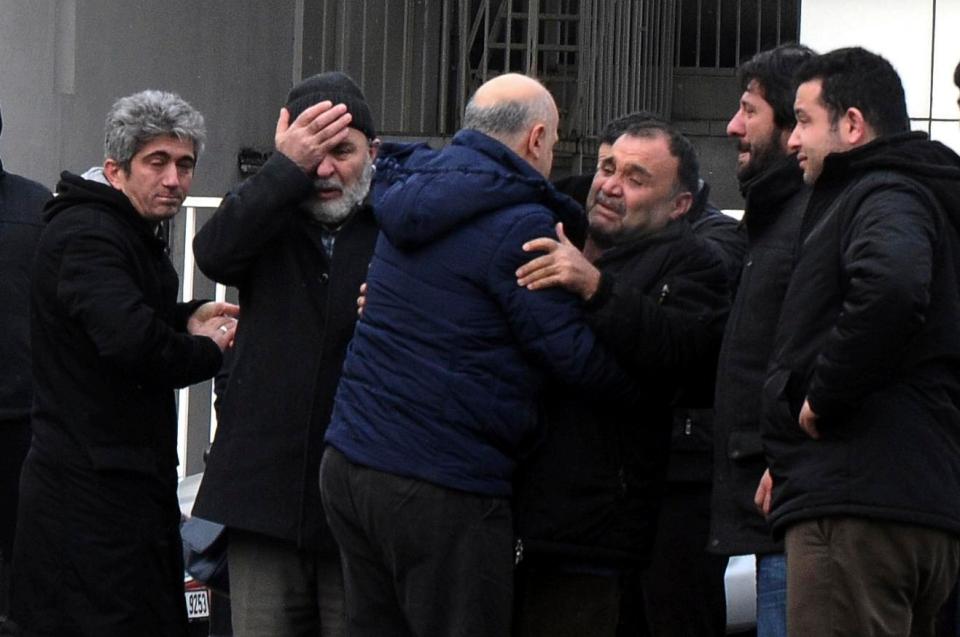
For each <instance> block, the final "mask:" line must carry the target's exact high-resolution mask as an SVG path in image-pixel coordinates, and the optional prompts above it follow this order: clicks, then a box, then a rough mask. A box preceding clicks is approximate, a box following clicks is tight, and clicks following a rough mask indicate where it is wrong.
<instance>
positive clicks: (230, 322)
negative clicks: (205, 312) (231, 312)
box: [192, 316, 237, 352]
mask: <svg viewBox="0 0 960 637" xmlns="http://www.w3.org/2000/svg"><path fill="white" fill-rule="evenodd" d="M192 333H193V334H195V335H197V336H206V337H207V338H209V339H211V340H213V342H214V343H216V344H217V347H219V348H220V351H221V352H222V351H224V350H226V349H227V348H228V347H230V346H232V345H233V338H234V336H236V333H237V319H235V318H232V317H230V316H214V317H213V318H211V319H208V320H206V321H204V322H203V323H202V324H201V325H200V327H199V329H198V330H197V331H196V332H192Z"/></svg>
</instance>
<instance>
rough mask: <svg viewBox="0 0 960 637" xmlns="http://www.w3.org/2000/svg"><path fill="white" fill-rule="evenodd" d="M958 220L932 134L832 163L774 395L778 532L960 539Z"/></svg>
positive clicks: (950, 164) (778, 356) (767, 391)
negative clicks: (808, 425)
mask: <svg viewBox="0 0 960 637" xmlns="http://www.w3.org/2000/svg"><path fill="white" fill-rule="evenodd" d="M958 216H960V158H958V157H957V155H956V154H955V153H953V152H952V151H951V150H949V149H948V148H947V147H946V146H944V145H943V144H940V143H937V142H931V141H928V140H927V139H926V136H925V135H924V134H923V133H905V134H901V135H896V136H891V137H884V138H880V139H877V140H874V141H873V142H871V143H869V144H867V145H865V146H862V147H859V148H856V149H854V150H851V151H849V152H846V153H839V154H833V155H829V156H827V158H826V160H825V161H824V167H823V172H822V174H821V175H820V177H819V178H818V180H817V183H816V185H815V187H814V190H813V193H812V195H811V199H810V203H809V206H808V209H807V213H806V216H805V218H804V221H803V227H802V228H801V240H802V243H801V245H800V248H799V252H798V260H797V264H796V268H795V270H794V274H793V278H792V279H791V282H790V285H789V287H788V288H787V293H786V297H785V299H784V304H783V311H782V314H781V319H780V323H779V325H778V328H777V336H776V341H775V347H774V354H773V357H772V360H771V365H770V371H769V374H768V379H767V382H766V384H765V387H764V405H763V410H764V423H763V427H764V428H763V442H764V448H765V451H766V453H767V456H768V460H769V464H770V469H771V474H772V476H773V481H774V487H773V508H772V512H771V515H770V520H771V523H772V525H773V529H774V532H775V533H777V534H780V533H782V532H783V530H784V529H785V528H786V527H788V526H789V525H790V524H791V523H793V522H797V521H800V520H805V519H811V518H820V517H825V516H831V515H852V516H858V517H865V518H876V519H882V520H890V521H900V522H906V523H912V524H917V525H922V526H928V527H933V528H940V529H944V530H947V531H951V532H954V533H956V532H960V508H958V507H957V502H958V501H960V407H958V405H960V329H958V325H960V276H958V271H960V253H958V238H957V226H958V223H960V222H958ZM804 399H807V400H809V402H810V405H811V407H812V408H813V410H814V412H815V413H816V414H818V416H819V419H818V421H817V427H818V430H819V432H820V436H821V438H820V439H819V440H813V439H811V438H809V437H808V436H807V435H806V433H804V432H803V431H802V430H801V429H800V428H799V425H798V424H797V417H798V413H799V411H800V407H801V405H802V403H803V401H804Z"/></svg>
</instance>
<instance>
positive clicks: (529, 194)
mask: <svg viewBox="0 0 960 637" xmlns="http://www.w3.org/2000/svg"><path fill="white" fill-rule="evenodd" d="M557 124H558V115H557V108H556V105H555V104H554V101H553V98H552V97H551V96H550V94H549V92H547V90H546V89H545V88H544V87H543V86H542V85H540V84H539V83H538V82H536V81H535V80H533V79H531V78H528V77H525V76H522V75H515V74H510V75H503V76H500V77H498V78H496V79H494V80H491V81H490V82H488V83H486V84H484V85H483V86H482V87H480V89H478V90H477V92H476V94H475V95H474V96H473V97H472V98H471V100H470V102H469V104H468V105H467V108H466V112H465V114H464V127H463V130H461V131H460V132H458V133H457V134H456V136H455V137H454V139H453V142H452V143H451V144H450V146H448V147H447V148H445V149H443V150H442V151H439V152H437V151H433V150H431V149H430V148H429V147H427V146H426V145H414V146H397V145H389V144H387V145H384V147H383V148H382V149H381V154H380V160H378V166H377V172H376V180H377V183H376V184H375V193H376V195H377V199H376V200H375V206H374V212H375V215H376V217H377V221H378V223H379V225H380V229H381V236H380V238H379V240H378V242H377V246H376V248H375V251H374V256H373V260H372V261H371V264H370V269H369V272H368V277H367V296H366V303H365V307H364V312H363V316H362V318H361V320H360V321H359V322H358V323H357V329H356V332H355V333H354V337H353V341H352V342H351V345H350V349H349V351H348V354H347V358H346V361H345V363H344V368H343V374H342V376H341V381H340V386H339V389H338V392H337V397H336V403H335V406H334V412H333V417H332V420H331V423H330V427H329V429H328V430H327V435H326V441H327V444H328V447H327V450H326V452H325V454H324V458H323V463H322V465H321V468H320V482H321V491H322V494H323V500H324V504H325V508H326V514H327V519H328V521H329V523H330V528H331V530H332V531H333V534H334V536H335V538H336V539H337V542H338V543H339V545H340V552H341V559H342V563H343V569H344V586H345V589H346V607H347V622H348V626H349V630H348V633H349V634H350V635H352V636H354V637H356V636H358V635H359V636H368V635H369V636H377V637H380V636H383V635H391V636H393V635H461V636H473V635H477V636H490V637H503V636H504V635H509V634H510V626H511V605H512V599H513V564H514V547H513V523H512V517H511V511H510V503H509V499H510V496H511V482H512V479H513V473H514V468H515V466H516V464H517V462H518V460H519V459H521V458H522V457H523V456H524V455H525V454H526V453H527V452H528V451H529V450H530V449H531V448H532V447H533V446H534V444H535V443H536V442H537V441H538V440H539V438H540V437H541V436H542V431H541V430H540V427H539V426H538V418H537V398H538V394H539V390H540V387H541V384H542V381H543V378H544V376H545V374H547V373H549V374H552V375H553V376H554V377H557V378H559V379H561V380H562V381H563V382H565V383H566V384H567V385H576V386H580V387H584V388H586V389H587V390H588V391H589V392H590V393H591V394H593V395H597V396H602V397H604V398H606V399H607V400H619V401H627V400H628V399H627V397H628V396H632V395H634V393H635V390H634V388H633V387H632V386H631V384H630V382H629V381H628V380H627V379H626V377H625V376H624V375H623V374H622V372H621V371H620V369H619V368H618V367H617V366H616V365H615V364H614V363H613V362H612V360H611V359H609V358H608V357H607V355H606V354H605V353H604V352H603V351H602V350H601V349H600V347H599V346H598V345H597V344H596V341H595V339H594V336H593V333H592V332H591V331H590V330H589V329H588V328H587V327H586V324H585V323H584V318H583V316H582V313H581V309H580V304H579V301H578V299H577V297H576V296H575V295H574V294H572V293H570V292H567V291H564V290H562V289H560V288H554V289H551V290H545V291H537V292H532V291H530V290H527V289H525V288H524V287H521V286H519V285H518V284H517V281H516V275H515V273H516V270H517V269H518V268H520V266H522V265H523V264H524V263H526V261H528V260H529V257H530V255H529V253H526V252H524V251H523V249H522V246H523V245H524V244H525V243H526V242H527V241H529V240H532V239H535V238H538V237H542V236H553V237H556V234H555V232H554V227H555V225H556V223H557V221H558V220H560V219H562V218H563V216H564V215H575V214H577V213H578V209H577V207H576V204H574V203H573V201H572V200H571V199H569V198H567V197H566V196H564V195H561V194H559V193H558V192H557V191H555V190H554V189H553V187H552V186H551V185H550V183H549V182H548V181H547V180H546V177H547V175H548V174H549V172H550V169H551V165H552V163H553V146H554V144H555V143H556V141H557Z"/></svg>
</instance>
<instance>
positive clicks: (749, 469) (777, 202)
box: [709, 155, 810, 555]
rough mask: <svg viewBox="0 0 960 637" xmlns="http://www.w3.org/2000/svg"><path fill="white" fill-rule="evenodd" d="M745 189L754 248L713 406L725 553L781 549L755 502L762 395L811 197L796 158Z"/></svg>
mask: <svg viewBox="0 0 960 637" xmlns="http://www.w3.org/2000/svg"><path fill="white" fill-rule="evenodd" d="M743 192H744V194H745V195H746V205H745V210H744V215H743V226H744V227H745V228H746V231H747V238H748V239H747V240H748V242H749V248H748V251H747V256H746V260H745V262H744V264H743V271H742V274H741V276H740V284H739V287H738V289H737V293H736V296H735V297H734V300H733V307H732V308H731V310H730V318H729V319H728V320H727V327H726V331H725V332H724V336H723V346H722V347H721V349H720V361H719V363H718V366H717V385H716V398H715V401H714V442H715V447H714V480H713V496H712V501H711V523H710V543H709V548H710V550H711V551H714V552H717V553H720V554H723V555H741V554H745V553H771V552H782V551H783V546H782V543H780V542H777V541H775V540H774V539H773V536H772V535H771V533H770V527H769V526H768V525H767V522H766V519H765V518H764V517H763V515H761V514H760V513H759V512H758V511H757V507H756V505H754V503H753V496H754V493H755V492H756V490H757V485H758V484H759V482H760V477H761V476H762V475H763V472H764V470H766V468H767V460H766V458H765V457H764V455H763V445H762V443H761V441H760V420H761V415H760V402H761V401H760V397H761V395H762V392H763V383H764V381H765V380H766V377H767V363H768V362H769V360H770V354H771V352H772V351H773V337H774V331H775V330H776V327H777V321H778V319H779V318H780V306H781V304H782V303H783V295H784V294H785V293H786V291H787V284H788V283H789V282H790V275H791V273H792V272H793V262H794V252H795V250H796V245H797V240H798V237H799V233H800V221H801V219H802V218H803V211H804V209H805V208H806V205H807V199H808V198H809V196H810V190H809V188H806V187H804V185H803V172H802V171H801V170H800V167H799V166H798V165H797V160H796V156H795V155H791V156H789V157H785V158H784V159H783V160H782V161H780V162H778V163H777V164H775V165H774V166H772V167H770V169H768V170H766V171H764V172H763V173H761V174H759V175H757V176H756V177H754V178H753V179H752V180H751V181H749V182H747V183H746V184H744V185H743Z"/></svg>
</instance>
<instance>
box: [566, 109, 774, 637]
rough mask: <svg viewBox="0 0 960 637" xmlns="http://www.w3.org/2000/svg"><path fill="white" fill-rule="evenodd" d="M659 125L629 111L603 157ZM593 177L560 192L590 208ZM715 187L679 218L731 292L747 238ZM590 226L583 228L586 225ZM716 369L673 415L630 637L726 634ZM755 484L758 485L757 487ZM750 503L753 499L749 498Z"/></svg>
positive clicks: (703, 372) (577, 239) (580, 234)
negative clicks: (714, 523) (713, 496)
mask: <svg viewBox="0 0 960 637" xmlns="http://www.w3.org/2000/svg"><path fill="white" fill-rule="evenodd" d="M656 119H658V118H657V117H656V116H654V115H653V114H651V113H648V112H644V111H640V112H637V113H631V114H630V115H625V116H623V117H620V118H618V119H615V120H613V121H612V122H610V123H609V124H607V125H606V126H605V127H604V128H603V131H602V132H601V134H600V145H599V148H598V155H601V156H602V155H605V154H609V152H610V147H611V146H612V145H613V143H614V142H615V141H616V140H617V138H618V137H620V135H622V134H623V132H624V131H625V130H626V129H627V128H628V127H629V126H630V125H632V124H640V123H643V122H645V121H649V120H656ZM593 178H594V175H592V174H591V175H577V176H573V177H565V178H563V179H560V180H558V181H556V182H555V184H556V185H557V188H558V189H560V190H561V191H562V192H565V193H567V194H569V195H570V196H572V197H573V198H574V199H576V200H577V201H578V202H579V203H580V204H581V205H584V206H585V205H586V200H587V197H588V195H589V191H590V186H591V184H592V182H593ZM709 196H710V185H709V184H707V183H706V182H704V181H703V180H702V179H701V180H699V182H698V189H697V191H696V194H695V195H694V197H693V201H692V203H691V205H690V209H689V210H688V211H687V212H686V213H685V214H684V215H683V216H682V217H681V218H682V219H683V221H684V222H686V223H687V224H689V225H690V227H691V228H692V229H693V234H694V236H696V237H698V238H699V239H701V240H702V244H703V246H704V247H705V248H707V249H709V250H712V251H713V252H714V255H715V256H717V257H718V258H719V259H720V260H721V261H722V263H723V266H724V271H725V272H726V275H727V282H728V284H729V287H730V289H731V291H732V290H733V289H735V287H736V281H737V278H738V277H739V275H740V265H741V263H742V261H743V253H744V252H745V251H746V238H745V236H744V234H743V233H742V232H741V231H740V228H739V223H738V222H737V220H736V219H734V218H733V217H730V216H728V215H726V214H724V213H723V212H722V211H721V210H719V209H718V208H717V207H716V206H714V205H713V204H712V203H710V201H709ZM581 225H582V226H584V229H583V230H581V229H580V226H581ZM585 226H586V218H585V217H584V219H583V222H582V224H572V228H568V227H566V226H565V227H564V232H565V233H566V234H567V236H568V237H569V238H570V240H571V241H572V242H573V243H575V244H576V245H583V241H584V236H585V233H586V230H585ZM715 371H716V369H715V366H714V365H712V364H705V365H703V366H701V367H699V368H698V369H697V370H696V371H695V374H694V375H695V376H696V378H693V377H692V376H691V378H690V382H689V383H687V387H686V390H685V392H684V394H683V395H682V396H681V397H680V398H678V400H677V404H678V405H679V406H677V407H676V408H675V409H674V410H673V428H672V430H671V434H670V438H671V441H670V459H669V461H668V469H667V479H666V494H665V496H664V498H663V502H662V505H661V508H660V513H659V518H658V520H657V536H656V540H655V548H654V550H653V553H652V561H651V563H650V565H649V566H648V567H647V568H645V569H644V570H643V572H642V573H639V574H636V576H635V577H630V578H629V582H628V585H627V586H626V587H625V589H624V598H623V600H622V602H621V608H622V610H623V617H622V618H621V624H624V625H625V626H629V628H628V629H627V631H628V634H630V635H634V634H637V635H638V636H643V635H653V636H657V635H696V636H698V637H706V636H707V635H711V634H713V635H723V634H725V633H726V595H725V591H724V574H725V572H726V566H727V559H726V557H724V556H719V555H713V554H710V553H708V552H707V550H706V547H707V535H708V530H709V516H710V491H711V483H712V481H713V472H712V464H713V410H712V409H711V408H710V406H711V405H712V404H713V379H714V374H715ZM754 482H756V481H754ZM751 497H752V494H751Z"/></svg>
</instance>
